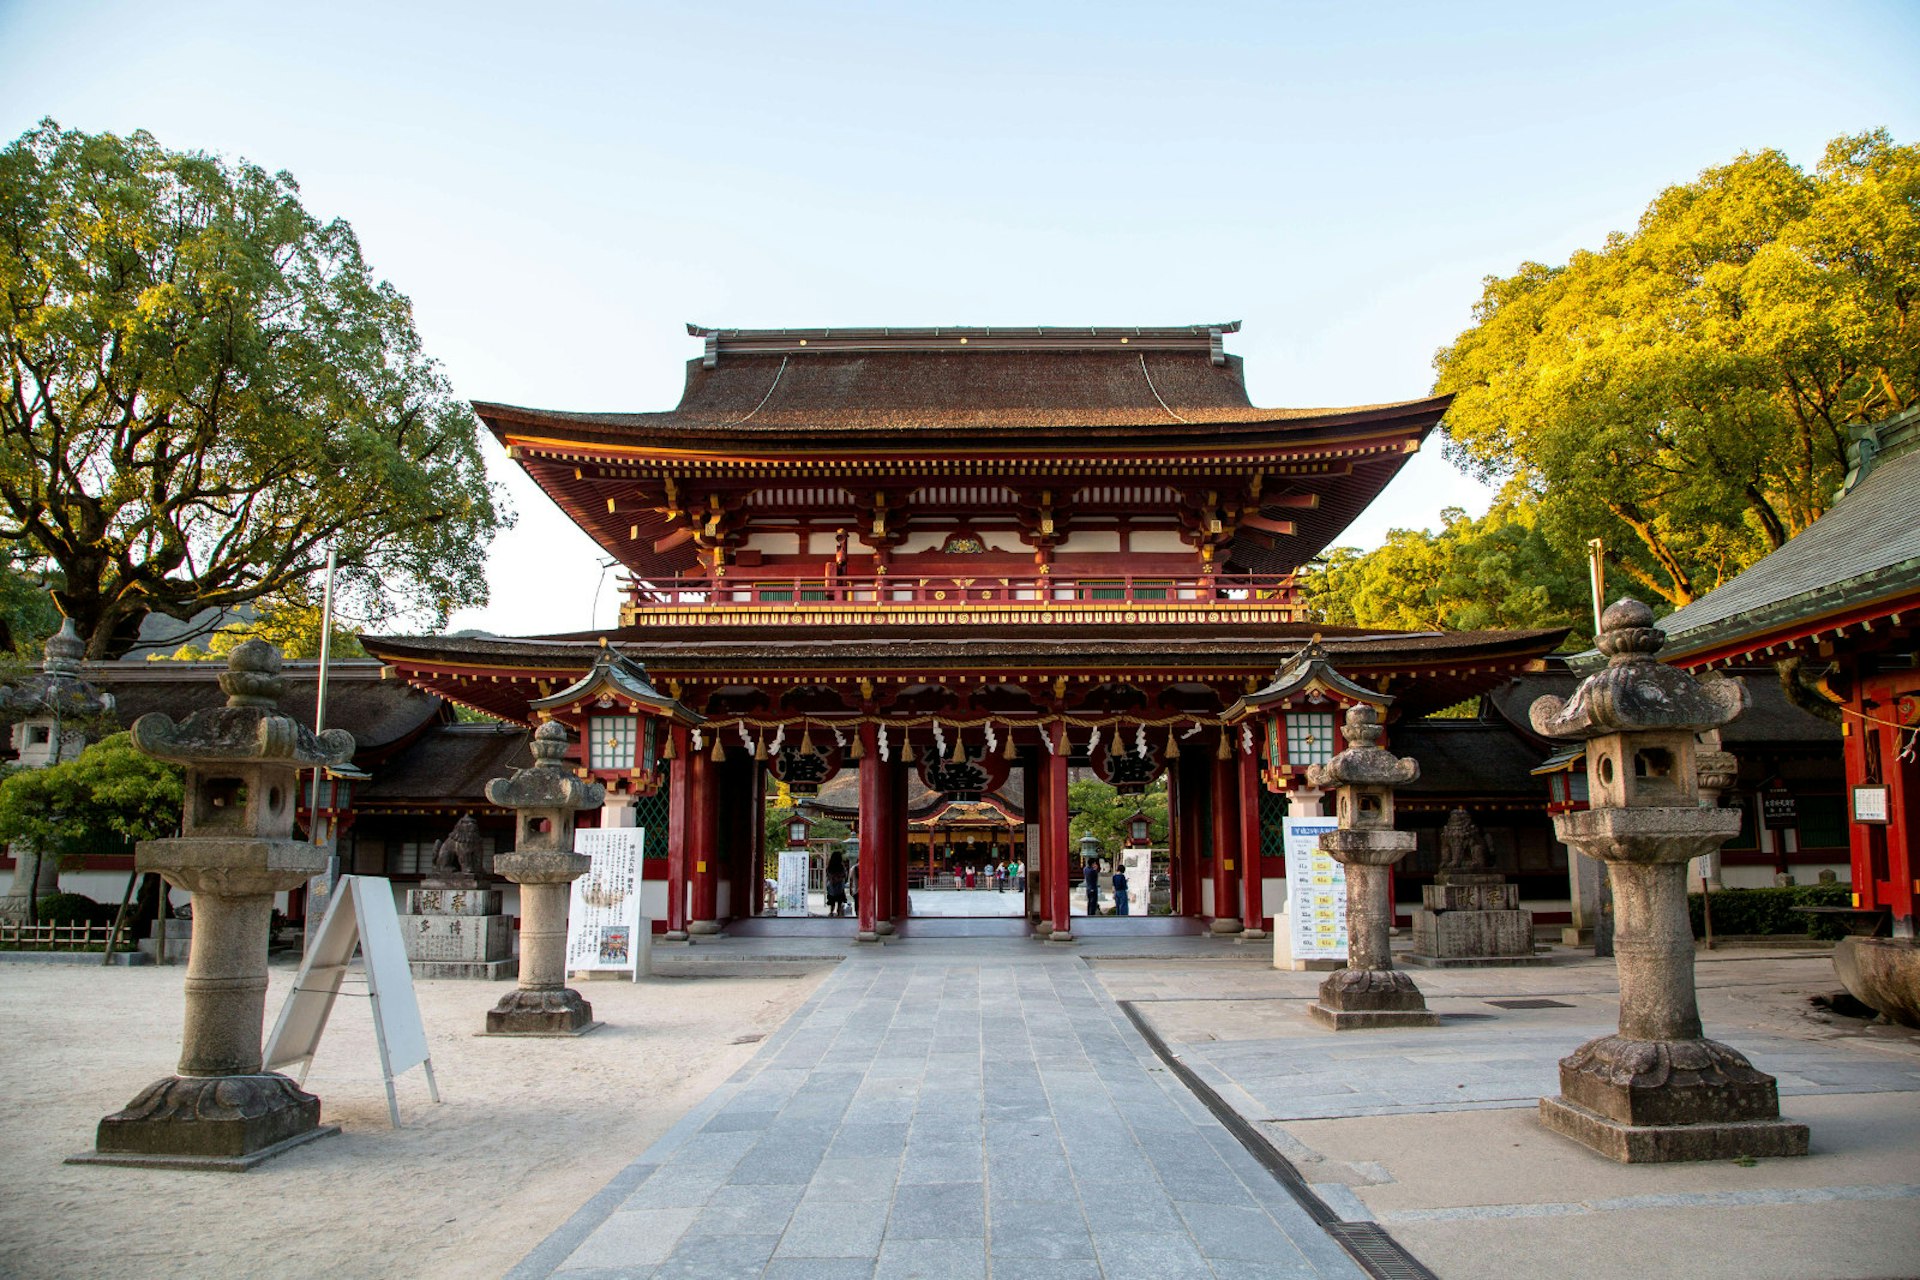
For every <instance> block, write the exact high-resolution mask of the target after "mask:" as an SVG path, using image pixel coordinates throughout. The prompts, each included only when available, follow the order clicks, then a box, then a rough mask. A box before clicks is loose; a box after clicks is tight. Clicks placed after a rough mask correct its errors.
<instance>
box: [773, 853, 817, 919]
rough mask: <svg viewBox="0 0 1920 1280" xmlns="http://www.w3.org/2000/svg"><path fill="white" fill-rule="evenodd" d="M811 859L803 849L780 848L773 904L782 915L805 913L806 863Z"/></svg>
mask: <svg viewBox="0 0 1920 1280" xmlns="http://www.w3.org/2000/svg"><path fill="white" fill-rule="evenodd" d="M809 861H811V859H810V858H809V857H808V855H807V851H806V850H805V849H782V850H781V851H780V887H779V889H778V890H776V891H775V896H774V906H775V908H776V910H777V911H778V913H779V914H780V915H783V916H803V915H805V914H807V864H808V862H809Z"/></svg>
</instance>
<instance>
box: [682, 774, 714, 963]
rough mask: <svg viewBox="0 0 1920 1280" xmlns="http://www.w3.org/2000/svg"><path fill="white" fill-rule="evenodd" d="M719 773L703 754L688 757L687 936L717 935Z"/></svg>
mask: <svg viewBox="0 0 1920 1280" xmlns="http://www.w3.org/2000/svg"><path fill="white" fill-rule="evenodd" d="M718 772H719V771H718V770H717V769H715V768H714V767H713V761H712V760H710V759H709V758H708V757H707V753H706V752H704V751H695V752H693V753H691V755H689V756H688V758H687V817H688V820H689V823H690V826H689V829H688V835H689V837H690V838H689V839H688V841H687V861H688V862H689V863H690V864H692V865H690V866H689V867H688V868H687V872H688V880H689V883H691V884H692V886H693V902H692V905H691V906H689V907H688V909H687V914H688V916H689V917H691V918H690V920H689V921H688V923H687V932H688V933H697V934H705V933H718V932H719V931H720V925H719V915H720V908H719V896H720V895H719V892H718V889H717V885H718V883H719V876H720V866H719V863H718V862H717V861H716V859H718V858H719V856H720V839H719V837H720V804H719V800H720V797H719V787H718V786H717V785H716V784H717V783H718V782H719V778H718V777H717V776H716V774H717V773H718Z"/></svg>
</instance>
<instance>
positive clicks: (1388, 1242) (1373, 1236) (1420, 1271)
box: [1325, 1222, 1439, 1280]
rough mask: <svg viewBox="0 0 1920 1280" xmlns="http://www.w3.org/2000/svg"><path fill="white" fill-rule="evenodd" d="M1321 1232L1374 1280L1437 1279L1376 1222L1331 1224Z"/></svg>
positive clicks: (1437, 1278) (1437, 1279)
mask: <svg viewBox="0 0 1920 1280" xmlns="http://www.w3.org/2000/svg"><path fill="white" fill-rule="evenodd" d="M1325 1230H1326V1232H1327V1234H1328V1235H1330V1236H1332V1237H1333V1238H1334V1239H1335V1240H1338V1241H1339V1242H1340V1243H1341V1244H1342V1245H1343V1246H1345V1248H1346V1250H1347V1252H1348V1253H1350V1254H1352V1255H1353V1258H1354V1261H1356V1262H1358V1263H1359V1264H1360V1265H1361V1266H1362V1267H1363V1268H1365V1269H1366V1272H1367V1274H1368V1275H1370V1276H1373V1277H1375V1280H1439V1277H1438V1276H1436V1275H1434V1274H1433V1272H1431V1271H1429V1270H1427V1269H1426V1268H1425V1267H1423V1266H1421V1265H1420V1263H1419V1261H1418V1260H1417V1259H1416V1258H1414V1256H1413V1255H1412V1254H1410V1253H1408V1252H1407V1251H1406V1250H1405V1249H1402V1248H1401V1247H1400V1242H1399V1241H1398V1240H1395V1239H1394V1238H1393V1237H1392V1236H1390V1235H1388V1234H1387V1233H1386V1231H1385V1229H1384V1228H1382V1227H1381V1226H1380V1224H1379V1223H1377V1222H1334V1223H1329V1224H1327V1226H1326V1228H1325Z"/></svg>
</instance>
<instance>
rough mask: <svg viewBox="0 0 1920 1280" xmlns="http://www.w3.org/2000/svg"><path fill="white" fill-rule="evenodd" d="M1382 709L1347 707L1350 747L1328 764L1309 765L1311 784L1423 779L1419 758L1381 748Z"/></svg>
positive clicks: (1382, 783) (1366, 784)
mask: <svg viewBox="0 0 1920 1280" xmlns="http://www.w3.org/2000/svg"><path fill="white" fill-rule="evenodd" d="M1382 732H1383V730H1382V729H1381V726H1380V709H1379V708H1378V707H1376V706H1373V705H1372V704H1371V703H1366V702H1362V703H1359V704H1358V705H1356V706H1352V707H1348V708H1347V723H1346V734H1347V743H1348V746H1347V749H1346V750H1345V751H1342V752H1341V753H1340V754H1339V755H1337V756H1335V757H1334V758H1333V759H1331V760H1329V761H1327V762H1326V763H1325V764H1314V765H1308V766H1307V785H1308V786H1310V787H1352V786H1359V787H1397V786H1403V785H1405V784H1406V783H1409V782H1417V781H1419V779H1420V762H1419V761H1418V760H1414V759H1410V758H1405V757H1401V756H1396V755H1394V754H1393V753H1392V752H1391V751H1388V750H1386V749H1384V748H1383V747H1381V745H1380V736H1381V734H1382Z"/></svg>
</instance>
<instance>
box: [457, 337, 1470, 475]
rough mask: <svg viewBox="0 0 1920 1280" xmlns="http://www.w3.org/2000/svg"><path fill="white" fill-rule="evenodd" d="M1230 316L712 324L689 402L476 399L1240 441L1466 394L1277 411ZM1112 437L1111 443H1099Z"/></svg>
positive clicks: (1436, 406) (506, 419)
mask: <svg viewBox="0 0 1920 1280" xmlns="http://www.w3.org/2000/svg"><path fill="white" fill-rule="evenodd" d="M1238 328H1239V325H1238V323H1237V322H1236V323H1233V324H1229V325H1216V326H1207V325H1195V326H1187V327H1183V328H1168V329H1113V328H1091V329H1044V328H1043V329H759V330H749V329H715V330H709V329H701V328H699V327H697V326H689V329H690V330H691V331H692V332H694V333H695V334H696V335H699V336H704V337H706V338H707V353H706V355H705V356H702V357H696V358H695V359H692V360H689V361H688V362H687V380H686V386H685V388H684V390H683V391H682V393H681V397H680V403H679V405H678V406H677V407H675V408H673V409H671V410H668V411H666V412H658V413H577V412H563V411H556V410H545V409H530V408H523V407H520V406H515V405H503V404H493V403H488V402H484V401H475V402H474V409H475V411H476V412H477V413H479V415H480V417H481V418H482V419H483V420H485V421H486V423H487V425H488V426H489V427H490V428H492V430H493V431H494V433H495V434H496V435H498V436H500V437H501V439H502V441H503V442H504V441H506V440H507V438H508V437H509V436H511V435H518V434H532V435H536V436H538V435H541V434H542V433H551V434H558V435H560V436H563V437H564V438H566V439H569V440H576V441H580V442H583V443H588V442H591V443H600V444H609V445H619V444H638V443H645V442H648V441H660V440H665V439H668V438H675V439H679V438H686V437H692V438H706V439H710V440H722V441H726V442H728V443H731V444H735V445H739V444H742V443H745V442H749V441H753V442H763V443H771V442H776V441H779V442H800V441H812V442H822V441H824V440H828V439H830V440H831V443H832V444H833V446H834V447H840V446H841V445H843V444H845V443H849V442H850V440H849V439H847V438H857V437H875V438H890V439H893V440H895V441H896V442H897V441H899V440H900V439H902V438H912V437H922V438H924V437H927V436H933V437H937V438H939V439H942V440H944V439H947V438H951V437H955V436H963V437H964V436H984V437H988V438H994V439H1002V440H1004V439H1005V438H1006V437H1009V436H1030V437H1035V438H1057V437H1061V436H1067V437H1072V436H1074V435H1076V434H1077V433H1078V432H1079V431H1080V430H1081V429H1083V428H1090V427H1091V428H1101V429H1103V430H1104V431H1106V432H1107V433H1108V435H1109V437H1110V436H1111V435H1112V433H1114V432H1119V433H1121V434H1123V435H1124V436H1125V437H1127V438H1128V439H1130V440H1133V439H1138V440H1141V441H1151V440H1155V439H1166V440H1190V439H1191V438H1192V437H1194V436H1195V435H1205V436H1208V437H1220V438H1226V439H1231V438H1233V437H1236V436H1241V435H1247V434H1252V435H1262V434H1265V435H1271V434H1272V433H1273V432H1274V431H1275V430H1276V429H1280V430H1285V431H1288V432H1293V433H1301V432H1310V431H1312V430H1315V429H1345V430H1351V429H1356V428H1358V429H1364V428H1366V427H1368V426H1370V425H1379V424H1381V423H1383V422H1397V421H1398V420H1401V419H1407V418H1415V419H1424V420H1426V425H1427V426H1428V427H1431V425H1432V422H1433V421H1437V420H1438V418H1439V415H1440V413H1441V412H1442V411H1443V410H1444V409H1445V408H1446V406H1447V404H1448V403H1449V402H1450V398H1449V397H1445V396H1440V397H1430V398H1426V399H1421V400H1409V401H1402V402H1396V403H1385V404H1370V405H1358V406H1351V407H1345V408H1317V409H1268V408H1260V407H1257V406H1255V405H1254V404H1253V403H1252V402H1251V401H1250V400H1249V398H1248V396H1247V388H1246V381H1245V377H1244V373H1243V369H1242V362H1241V359H1240V357H1238V356H1232V355H1227V354H1225V353H1224V352H1223V351H1221V350H1220V346H1219V335H1220V334H1221V333H1225V332H1232V331H1233V330H1235V329H1238ZM1087 443H1088V444H1089V445H1094V446H1095V447H1100V446H1105V447H1111V444H1112V443H1113V442H1112V440H1111V439H1105V440H1102V441H1100V442H1093V441H1087Z"/></svg>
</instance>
